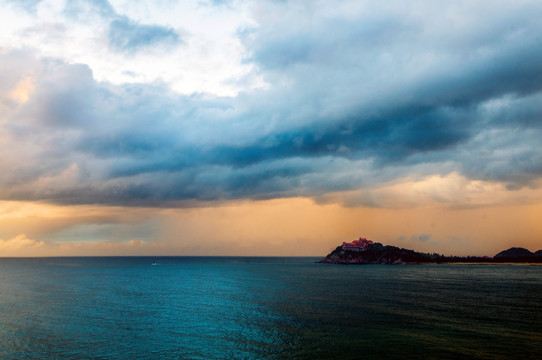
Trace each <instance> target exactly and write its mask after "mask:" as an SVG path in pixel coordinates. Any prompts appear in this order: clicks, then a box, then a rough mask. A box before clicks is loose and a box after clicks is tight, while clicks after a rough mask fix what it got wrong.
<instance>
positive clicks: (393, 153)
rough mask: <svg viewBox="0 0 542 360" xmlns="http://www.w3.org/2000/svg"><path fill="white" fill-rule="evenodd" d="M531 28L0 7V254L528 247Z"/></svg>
mask: <svg viewBox="0 0 542 360" xmlns="http://www.w3.org/2000/svg"><path fill="white" fill-rule="evenodd" d="M541 18H542V2H540V1H539V0H518V1H502V0H494V1H491V2H490V1H482V0H471V1H460V0H454V1H448V0H443V1H438V2H437V1H428V0H426V1H415V0H414V1H408V2H405V1H398V0H397V1H396V0H385V1H362V0H337V1H319V0H310V1H309V0H296V1H289V0H257V1H256V0H255V1H252V0H243V1H237V0H186V1H173V0H154V1H147V0H146V1H143V0H130V1H128V0H0V30H1V31H0V256H70V255H152V256H159V255H228V256H229V255H254V256H268V255H271V256H289V255H291V256H320V255H321V256H324V255H325V254H327V253H328V252H329V251H331V250H332V249H334V248H335V247H336V246H337V245H339V244H341V243H342V242H343V241H351V240H353V239H355V238H358V237H360V236H363V237H367V238H369V239H373V240H375V241H378V242H382V243H384V244H390V245H395V246H400V247H405V248H410V249H415V250H418V251H425V252H438V253H442V254H445V255H489V256H492V255H494V254H496V253H497V252H499V251H501V250H503V249H505V248H508V247H511V246H521V247H526V248H528V249H530V250H531V251H535V250H538V249H542V221H541V220H542V140H541V139H542V22H541V21H540V19H541Z"/></svg>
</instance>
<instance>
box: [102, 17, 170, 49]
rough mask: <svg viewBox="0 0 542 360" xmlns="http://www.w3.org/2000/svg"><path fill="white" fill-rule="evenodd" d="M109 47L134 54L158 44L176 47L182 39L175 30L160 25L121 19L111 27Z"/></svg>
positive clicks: (113, 22) (114, 21) (112, 23)
mask: <svg viewBox="0 0 542 360" xmlns="http://www.w3.org/2000/svg"><path fill="white" fill-rule="evenodd" d="M108 37H109V46H111V47H112V48H113V49H115V50H118V51H125V52H134V51H137V50H139V49H141V48H145V47H148V46H153V45H157V44H162V45H174V44H177V43H179V42H180V37H179V35H178V34H177V32H175V30H174V29H172V28H169V27H164V26H159V25H142V24H138V23H136V22H134V21H132V20H130V19H128V18H127V17H123V16H122V17H119V18H117V19H115V20H113V21H112V22H111V24H110V25H109V33H108Z"/></svg>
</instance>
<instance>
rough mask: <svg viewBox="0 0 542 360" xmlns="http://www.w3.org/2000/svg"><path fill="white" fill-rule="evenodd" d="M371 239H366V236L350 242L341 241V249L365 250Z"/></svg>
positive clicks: (371, 242)
mask: <svg viewBox="0 0 542 360" xmlns="http://www.w3.org/2000/svg"><path fill="white" fill-rule="evenodd" d="M372 244H373V241H372V240H367V238H362V237H360V238H359V239H358V240H354V241H352V242H349V243H347V242H343V245H342V249H343V250H348V251H365V250H367V247H368V246H369V245H372Z"/></svg>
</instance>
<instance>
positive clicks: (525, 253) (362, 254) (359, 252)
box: [318, 238, 542, 264]
mask: <svg viewBox="0 0 542 360" xmlns="http://www.w3.org/2000/svg"><path fill="white" fill-rule="evenodd" d="M318 262H319V263H331V264H431V263H542V250H538V251H536V252H534V253H533V252H531V251H529V250H527V249H525V248H519V247H513V248H510V249H508V250H503V251H501V252H499V253H498V254H496V255H495V256H493V257H489V256H444V255H440V254H436V253H432V254H429V253H422V252H417V251H414V250H409V249H404V248H399V247H397V246H391V245H383V244H381V243H378V242H373V241H371V240H367V239H365V238H360V239H359V240H354V241H353V242H351V243H343V244H342V245H339V246H337V248H336V249H335V250H333V251H332V252H331V253H329V254H328V255H327V256H326V257H324V258H323V259H322V260H320V261H318Z"/></svg>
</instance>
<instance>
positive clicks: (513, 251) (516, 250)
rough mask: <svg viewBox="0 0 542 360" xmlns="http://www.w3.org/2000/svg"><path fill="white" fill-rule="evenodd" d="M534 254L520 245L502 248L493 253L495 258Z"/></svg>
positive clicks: (520, 256)
mask: <svg viewBox="0 0 542 360" xmlns="http://www.w3.org/2000/svg"><path fill="white" fill-rule="evenodd" d="M529 256H534V253H532V252H530V251H529V250H527V249H525V248H520V247H512V248H510V249H508V250H503V251H501V252H500V253H498V254H497V255H495V258H503V257H507V258H522V257H529Z"/></svg>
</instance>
